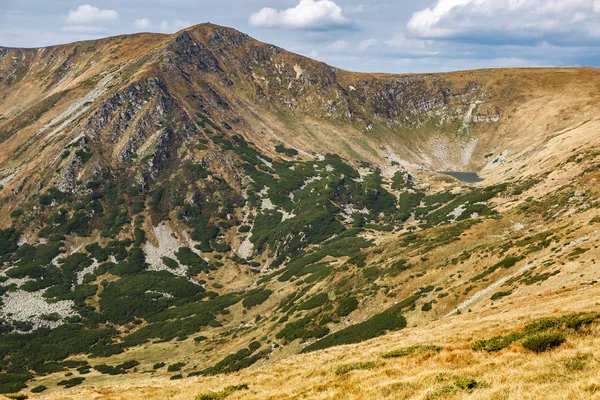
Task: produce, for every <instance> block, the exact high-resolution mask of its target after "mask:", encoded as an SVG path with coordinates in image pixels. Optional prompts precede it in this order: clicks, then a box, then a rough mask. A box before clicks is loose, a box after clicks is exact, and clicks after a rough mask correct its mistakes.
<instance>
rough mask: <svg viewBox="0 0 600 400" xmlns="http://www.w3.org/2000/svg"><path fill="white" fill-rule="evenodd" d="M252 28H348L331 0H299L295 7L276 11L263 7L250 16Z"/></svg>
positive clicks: (347, 22)
mask: <svg viewBox="0 0 600 400" xmlns="http://www.w3.org/2000/svg"><path fill="white" fill-rule="evenodd" d="M248 22H249V23H250V25H251V26H254V27H267V28H275V27H278V28H290V29H327V28H340V27H348V26H350V25H351V24H352V21H351V20H349V19H348V18H346V17H345V16H344V14H343V11H342V8H341V7H340V6H338V5H337V4H336V3H334V2H333V1H331V0H300V3H298V5H297V6H296V7H293V8H288V9H286V10H276V9H274V8H270V7H265V8H263V9H261V10H260V11H258V12H255V13H253V14H251V15H250V19H249V21H248Z"/></svg>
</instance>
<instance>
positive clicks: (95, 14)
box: [67, 4, 119, 25]
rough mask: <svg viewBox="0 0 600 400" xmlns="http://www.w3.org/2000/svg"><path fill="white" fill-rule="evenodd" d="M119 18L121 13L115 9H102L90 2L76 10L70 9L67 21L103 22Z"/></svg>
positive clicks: (78, 22) (69, 22)
mask: <svg viewBox="0 0 600 400" xmlns="http://www.w3.org/2000/svg"><path fill="white" fill-rule="evenodd" d="M118 19H119V13H118V12H116V11H115V10H101V9H99V8H96V7H93V6H91V5H89V4H84V5H81V6H79V7H77V8H76V9H75V10H69V14H68V15H67V23H68V24H74V25H86V24H102V23H107V22H115V21H117V20H118Z"/></svg>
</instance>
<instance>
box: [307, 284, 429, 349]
mask: <svg viewBox="0 0 600 400" xmlns="http://www.w3.org/2000/svg"><path fill="white" fill-rule="evenodd" d="M420 297H421V296H420V295H418V294H417V295H413V296H410V297H408V298H406V299H404V300H402V301H401V302H399V303H398V304H396V305H393V306H392V307H390V308H388V309H387V310H385V311H384V312H382V313H380V314H377V315H374V316H372V317H371V318H369V319H368V320H366V321H363V322H361V323H358V324H355V325H351V326H349V327H347V328H344V329H342V330H340V331H337V332H335V333H332V334H330V335H328V336H326V337H324V338H323V339H321V340H318V341H316V342H315V343H313V344H311V345H309V346H307V347H305V348H304V349H303V350H302V352H303V353H306V352H309V351H315V350H321V349H326V348H328V347H332V346H339V345H342V344H351V343H359V342H362V341H365V340H368V339H372V338H374V337H377V336H381V335H383V334H385V333H386V332H389V331H397V330H400V329H403V328H405V327H406V319H405V318H404V317H403V316H402V314H401V312H402V311H403V310H404V309H405V308H409V307H413V306H414V303H415V301H417V299H419V298H420Z"/></svg>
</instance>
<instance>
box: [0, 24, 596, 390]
mask: <svg viewBox="0 0 600 400" xmlns="http://www.w3.org/2000/svg"><path fill="white" fill-rule="evenodd" d="M599 78H600V73H599V72H598V71H597V70H595V69H514V70H480V71H464V72H455V73H448V74H411V75H391V74H365V73H353V72H348V71H344V70H340V69H337V68H334V67H331V66H328V65H326V64H323V63H320V62H317V61H314V60H311V59H308V58H305V57H302V56H300V55H296V54H292V53H289V52H287V51H285V50H283V49H281V48H278V47H276V46H272V45H269V44H265V43H261V42H258V41H256V40H254V39H252V38H251V37H249V36H247V35H245V34H243V33H240V32H238V31H235V30H233V29H230V28H225V27H220V26H216V25H212V24H203V25H198V26H194V27H191V28H188V29H186V30H183V31H181V32H178V33H176V34H173V35H160V34H138V35H128V36H119V37H113V38H106V39H102V40H97V41H88V42H79V43H73V44H68V45H62V46H53V47H48V48H40V49H13V48H0V296H1V297H0V299H1V303H0V370H1V372H2V374H1V375H0V392H1V393H15V392H19V391H23V392H26V393H27V394H28V395H31V396H48V397H49V398H52V397H53V396H54V397H57V398H59V397H60V396H63V395H65V394H67V395H69V394H68V393H71V392H69V390H79V391H82V390H96V389H92V388H104V389H106V390H112V389H110V387H111V386H112V385H113V383H111V382H113V381H112V380H113V379H115V378H114V377H115V376H119V379H122V380H121V381H119V382H121V383H122V384H123V385H126V384H130V383H131V384H132V389H131V390H132V392H131V394H130V397H131V398H136V397H137V398H139V396H140V393H135V394H134V392H135V390H138V389H139V387H147V388H163V386H164V384H165V382H164V380H165V379H166V381H167V382H170V380H173V381H179V379H184V378H185V380H186V381H188V382H193V383H194V384H197V385H200V386H202V385H208V384H210V385H212V383H211V382H213V383H214V382H215V381H211V379H212V378H209V377H211V376H215V375H218V376H221V374H230V375H228V377H231V376H233V377H236V376H240V375H236V374H235V373H238V374H240V373H239V372H237V371H242V370H243V371H246V369H248V371H251V372H249V373H254V372H252V371H259V372H256V373H260V371H263V370H266V371H268V369H269V368H279V367H278V366H281V365H287V364H286V363H290V362H292V361H291V360H305V359H308V358H307V357H317V358H318V357H325V358H327V357H330V355H332V354H337V353H336V351H337V350H336V346H339V345H351V346H355V347H348V348H352V349H360V348H361V346H370V345H367V344H365V343H363V342H365V341H366V340H370V339H375V338H377V339H375V340H380V341H381V340H387V339H386V338H391V337H395V338H398V337H399V336H397V335H401V334H403V332H414V330H418V329H430V328H431V332H438V331H439V330H440V329H442V328H440V326H444V325H443V324H446V323H447V324H454V325H451V327H455V326H459V325H460V324H466V323H467V322H469V321H471V322H472V321H473V320H475V321H492V320H493V318H501V315H502V314H503V313H504V312H505V311H506V312H508V313H509V314H506V315H510V316H512V317H514V319H513V322H512V324H511V323H509V324H508V325H506V326H515V325H517V324H518V321H517V320H518V317H519V316H523V315H525V314H526V313H527V307H529V306H527V305H528V304H530V302H531V301H534V299H538V298H539V297H540V296H542V297H543V296H547V297H548V298H549V299H550V298H554V297H552V296H562V297H560V298H561V299H563V298H564V299H570V300H565V303H564V304H567V303H568V304H569V306H568V307H567V306H565V307H563V306H561V305H560V304H563V303H559V302H558V300H556V301H555V306H554V307H555V309H556V310H563V309H564V313H563V314H565V313H566V312H567V311H568V312H573V313H574V312H579V311H594V307H593V305H594V302H593V301H592V300H591V299H593V296H588V295H589V293H595V292H594V290H596V289H597V287H596V282H597V279H598V277H599V275H598V270H597V268H596V267H595V257H596V254H595V253H596V252H597V245H596V242H597V240H598V232H599V229H600V228H599V227H598V226H597V225H598V223H600V217H599V216H598V198H599V197H598V188H597V185H596V184H595V182H596V179H598V174H599V173H600V172H598V171H599V168H598V165H599V164H598V162H599V161H600V151H598V148H597V147H598V144H600V141H599V140H598V135H599V134H600V129H598V128H599V125H600V124H599V117H598V109H599V106H600V96H599V95H598V93H600V92H599V91H598V89H599V82H600V79H599ZM446 172H472V173H476V174H477V175H476V177H477V178H480V179H475V180H473V181H470V182H465V181H459V180H457V179H455V178H453V177H451V176H448V175H445V174H442V173H446ZM455 176H458V177H459V178H460V177H461V176H463V175H460V174H458V175H456V174H455ZM547 311H548V312H547V314H550V313H553V312H554V311H553V310H550V309H548V310H547ZM536 313H537V314H538V315H539V316H540V317H542V316H545V314H544V312H543V309H539V310H537V311H536ZM577 315H578V316H576V317H573V316H571V317H568V316H567V317H565V316H563V315H562V314H561V315H554V316H553V317H555V318H556V319H555V320H553V321H554V322H552V324H553V325H552V324H550V325H548V326H551V329H550V328H548V326H546V325H544V326H546V327H545V328H543V329H542V328H539V327H537V328H535V327H534V328H532V327H529V328H524V329H525V330H523V331H519V332H521V333H519V334H516V333H515V334H514V335H512V336H506V337H504V336H502V338H501V339H498V338H499V337H500V336H498V337H496V338H493V340H492V339H489V337H492V335H491V333H490V334H489V335H488V334H487V333H488V332H494V334H496V333H497V334H498V335H504V334H507V333H506V332H496V331H497V330H498V324H496V325H494V326H495V328H494V326H492V325H493V324H492V323H490V324H488V325H485V326H484V325H482V327H481V328H477V329H475V328H473V331H472V332H468V331H464V329H463V330H462V331H461V332H458V333H456V332H457V331H454V330H452V329H453V328H449V329H450V331H452V332H455V333H456V334H457V335H458V334H459V333H462V334H463V337H462V338H461V339H460V340H472V339H473V337H474V336H477V340H479V339H481V340H483V341H479V342H477V343H479V344H477V345H475V344H473V343H470V344H469V343H467V344H464V343H463V344H461V346H463V350H464V349H469V350H468V351H470V352H472V353H473V354H479V355H480V354H482V353H481V352H489V353H490V354H491V353H493V352H495V351H499V350H501V349H505V348H507V347H508V346H512V347H510V348H511V349H517V350H515V351H517V352H518V351H521V352H524V351H526V350H527V349H529V348H528V347H527V346H528V344H527V343H528V342H527V341H528V340H530V339H531V337H530V336H532V335H533V334H534V333H535V334H536V335H538V334H540V335H541V334H544V335H550V334H559V333H560V334H561V335H563V337H562V339H563V340H562V341H560V340H556V341H555V342H556V343H558V342H560V343H558V344H557V346H554V347H558V346H560V345H562V343H563V342H564V341H565V340H568V341H570V342H571V343H572V346H576V343H579V342H577V341H578V340H580V338H581V335H582V334H583V333H582V332H588V331H589V330H590V329H595V328H593V327H595V323H596V321H597V319H598V315H597V314H594V313H593V312H590V313H588V314H585V316H584V317H581V315H580V314H577ZM476 318H479V319H476ZM561 318H562V319H561ZM573 318H574V319H573ZM494 321H495V320H494ZM573 321H576V322H573ZM521 322H522V321H521ZM528 322H531V321H528ZM482 324H483V322H482ZM503 324H506V321H503ZM536 326H537V325H536ZM436 329H437V330H436ZM494 329H495V330H494ZM515 329H517V328H515ZM527 329H529V330H527ZM532 329H533V330H532ZM536 329H537V330H536ZM586 329H588V330H586ZM559 330H563V331H564V332H562V331H561V332H558V331H559ZM392 332H398V333H396V334H391V335H390V333H392ZM393 335H396V336H393ZM406 335H409V333H406ZM519 335H520V336H519ZM405 339H406V338H404V339H402V340H405ZM487 339H489V340H490V341H489V342H486V341H485V340H487ZM555 339H556V338H555ZM390 340H391V339H390ZM407 340H408V342H410V343H413V342H414V340H413V338H409V339H407ZM448 340H450V339H448ZM456 340H457V341H458V340H459V339H456ZM494 340H495V341H494ZM531 340H533V339H531ZM536 340H537V339H536ZM594 340H595V339H594ZM436 342H438V341H436ZM367 343H381V342H367ZM394 343H395V342H394ZM440 343H441V342H440ZM418 346H421V347H415V348H412V347H411V349H412V350H410V351H409V350H404V351H405V352H407V353H406V354H405V355H400V356H398V355H397V354H396V353H395V354H396V355H390V356H386V357H384V358H385V359H386V360H391V361H386V362H385V363H387V364H385V365H386V366H387V367H390V366H393V365H395V364H393V363H394V362H401V361H398V360H397V361H394V360H396V359H397V358H399V357H404V356H408V355H410V354H413V353H414V354H415V355H416V354H428V355H429V356H428V357H442V358H443V357H446V355H447V354H450V353H451V351H453V350H452V348H451V347H448V346H451V344H447V345H446V347H442V346H438V345H437V344H435V345H434V344H432V343H426V344H419V345H418ZM519 346H521V347H519ZM365 348H366V347H365ZM369 348H370V347H369ZM353 351H354V350H353ZM465 351H466V350H465ZM449 352H450V353H449ZM297 353H308V354H306V355H300V356H298V355H295V354H297ZM315 354H316V355H315ZM351 354H354V353H351ZM402 354H404V353H402ZM469 354H471V353H469ZM294 357H296V358H294ZM303 357H304V358H303ZM336 357H337V356H336ZM419 357H421V356H419ZM423 357H424V356H423ZM452 357H454V356H452ZM490 357H491V356H490ZM448 358H451V356H450V355H448ZM423 360H425V359H423ZM419 362H420V361H419ZM423 362H425V361H423ZM440 362H441V361H440ZM590 362H591V361H590ZM594 362H595V361H594ZM390 363H391V364H390ZM359 364H360V363H359ZM367 364H368V363H367ZM367 364H360V365H362V367H361V366H360V365H359V366H358V367H356V365H355V367H356V368H354V367H352V368H351V367H346V368H347V369H348V368H349V369H348V370H347V371H346V370H341V372H340V373H339V374H334V375H333V376H336V377H338V378H331V379H342V378H343V375H345V374H346V373H348V372H349V371H353V370H354V369H359V370H371V369H373V368H387V367H386V366H381V365H383V364H380V363H379V362H376V363H374V364H372V365H371V364H368V365H367ZM299 368H300V367H299ZM390 368H391V367H390ZM241 373H246V372H241ZM440 373H442V372H440ZM444 373H445V372H444ZM231 374H233V375H231ZM325 375H327V374H325V373H323V375H322V376H325ZM278 376H280V375H278ZM327 376H329V375H327ZM440 376H441V375H440ZM219 379H225V378H219ZM227 379H233V378H227ZM327 379H329V378H327ZM407 379H408V378H407ZM440 379H441V380H438V381H436V382H437V383H435V384H433V386H435V390H438V389H439V390H442V387H446V389H447V387H448V383H447V382H446V381H445V380H444V379H446V380H447V377H446V378H443V379H442V378H440ZM448 379H449V378H448ZM452 379H454V378H452ZM460 379H462V378H460ZM460 379H459V378H456V379H454V380H455V381H456V382H459V381H460ZM465 379H466V378H465ZM259 381H260V379H259ZM261 382H262V383H261V384H262V385H263V386H262V387H255V388H253V387H252V385H250V389H249V390H250V392H252V393H251V394H250V392H247V391H246V390H248V385H246V384H245V383H244V384H241V383H238V384H234V383H235V382H232V386H230V387H228V388H226V389H222V392H218V393H225V394H224V395H223V396H229V395H231V396H232V397H231V398H235V396H238V398H252V396H254V398H283V397H286V398H296V397H298V396H301V394H300V393H308V394H307V395H306V396H308V397H311V398H316V397H317V396H316V394H315V392H314V391H313V390H317V389H315V388H312V389H309V388H305V387H304V386H303V385H304V383H298V384H297V385H295V386H290V387H289V388H287V389H286V390H287V391H284V392H285V393H284V392H281V393H280V395H277V394H273V393H272V392H269V390H270V389H269V388H268V385H269V383H268V382H264V381H261ZM452 382H454V381H452ZM456 382H454V383H452V384H451V385H450V386H451V387H452V390H451V391H450V392H448V393H449V396H455V397H456V396H461V394H464V393H466V392H464V391H469V393H470V391H472V390H475V389H477V390H481V393H482V394H481V396H483V397H486V396H487V397H488V398H489V397H490V396H491V397H493V395H494V393H497V392H495V391H496V390H498V391H500V390H501V389H500V388H503V386H502V384H501V383H500V382H497V383H496V382H494V383H493V384H490V383H489V382H488V383H487V384H482V383H481V382H480V384H479V386H477V382H476V383H475V384H467V383H468V382H467V383H464V382H463V383H464V385H463V384H459V383H456ZM460 382H462V381H460ZM172 384H173V385H176V384H177V382H173V383H172ZM189 384H190V385H192V383H189ZM436 385H437V386H436ZM444 385H446V386H444ZM461 385H463V386H464V387H462V386H461ZM465 385H466V386H465ZM486 385H487V386H486ZM494 385H496V386H494ZM74 386H77V388H74V389H69V388H71V387H74ZM133 386H135V387H137V388H138V389H134V388H133ZM200 386H199V387H200ZM417 386H418V385H416V386H415V391H414V392H413V393H419V394H423V396H425V397H424V398H438V397H435V396H434V395H433V394H431V393H433V392H434V391H435V390H434V389H431V390H430V392H431V393H429V392H428V391H427V390H429V389H427V388H421V387H420V386H419V388H417ZM232 388H233V389H232ZM104 389H102V390H104ZM211 389H212V386H211ZM234 389H235V390H234ZM446 389H444V390H446ZM98 390H100V389H98ZM140 390H141V389H140ZM144 390H146V389H144ZM148 390H151V389H148ZM152 390H154V389H152ZM156 390H159V389H156ZM160 390H162V389H160ZM169 390H175V391H176V393H177V394H176V396H179V397H181V398H193V397H194V396H196V394H197V393H196V394H193V395H192V397H189V396H190V395H191V394H190V393H188V392H186V391H185V390H187V389H185V390H184V389H181V388H179V389H177V388H171V389H169ZM177 390H179V391H177ZM227 390H229V392H227ZM385 390H388V389H385ZM385 390H384V389H382V391H381V392H377V393H373V396H380V397H382V398H385V396H387V395H384V393H388V392H389V390H388V392H386V391H385ZM439 390H438V391H439ZM448 390H449V389H448ZM486 391H487V392H486ZM226 392H227V393H226ZM268 392H269V393H271V394H269V395H266V393H268ZM38 393H39V394H38ZM73 393H75V392H73ZM78 393H79V394H80V395H82V393H83V392H78ZM107 393H108V392H107ZM123 393H124V394H123ZM123 393H122V394H120V395H122V396H125V397H123V398H127V397H128V395H127V392H123ZM198 393H200V389H198ZM215 393H216V392H215ZM391 393H392V392H389V393H388V394H389V395H391ZM435 393H437V392H435ZM444 393H445V392H444ZM448 393H447V394H448ZM96 394H98V393H96ZM154 394H155V395H156V397H157V398H161V396H162V398H165V396H166V395H165V394H164V393H162V392H161V393H154ZM336 394H339V393H337V392H336V393H334V394H332V396H335V395H336ZM86 395H87V394H86ZM111 395H112V394H107V396H109V397H110V396H111ZM74 396H75V397H77V395H74ZM99 396H101V395H99ZM186 396H187V397H186ZM269 396H271V397H269ZM278 396H279V397H278ZM427 396H429V397H427ZM436 396H437V395H436ZM110 398H113V397H110ZM199 398H209V397H199ZM210 398H216V397H210ZM218 398H224V397H218ZM337 398H342V397H337ZM347 398H354V397H352V396H347Z"/></svg>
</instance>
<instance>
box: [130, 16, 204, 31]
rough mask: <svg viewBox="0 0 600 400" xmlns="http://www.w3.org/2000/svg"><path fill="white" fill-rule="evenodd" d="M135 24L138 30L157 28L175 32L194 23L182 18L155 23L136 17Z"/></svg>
mask: <svg viewBox="0 0 600 400" xmlns="http://www.w3.org/2000/svg"><path fill="white" fill-rule="evenodd" d="M134 25H135V28H136V29H137V30H146V31H147V30H151V29H155V30H158V31H159V32H162V33H173V32H177V31H180V30H182V29H185V28H188V27H190V26H191V25H192V24H190V23H189V22H188V21H183V20H181V19H174V20H172V21H171V22H169V21H161V22H160V23H158V24H157V25H155V24H153V23H152V21H150V20H149V19H147V18H141V19H136V20H135V22H134Z"/></svg>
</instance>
